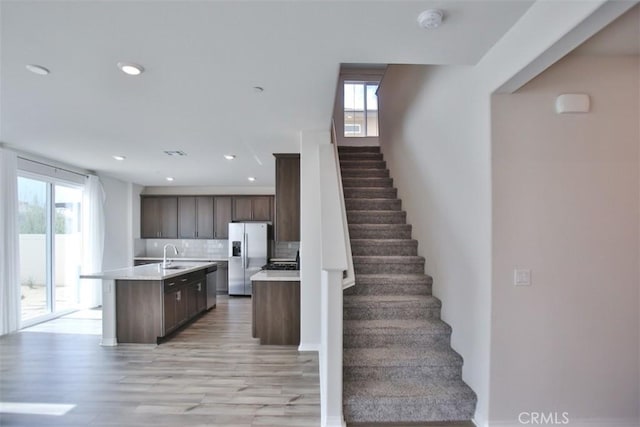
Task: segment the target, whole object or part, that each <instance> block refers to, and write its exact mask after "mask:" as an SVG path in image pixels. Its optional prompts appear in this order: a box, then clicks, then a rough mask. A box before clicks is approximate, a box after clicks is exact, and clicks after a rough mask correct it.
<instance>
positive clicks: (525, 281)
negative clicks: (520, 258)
mask: <svg viewBox="0 0 640 427" xmlns="http://www.w3.org/2000/svg"><path fill="white" fill-rule="evenodd" d="M513 284H514V285H516V286H531V270H524V269H518V268H517V269H515V270H513Z"/></svg>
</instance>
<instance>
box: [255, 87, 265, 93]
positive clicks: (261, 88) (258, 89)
mask: <svg viewBox="0 0 640 427" xmlns="http://www.w3.org/2000/svg"><path fill="white" fill-rule="evenodd" d="M253 91H254V92H255V93H262V92H264V88H263V87H262V86H254V87H253Z"/></svg>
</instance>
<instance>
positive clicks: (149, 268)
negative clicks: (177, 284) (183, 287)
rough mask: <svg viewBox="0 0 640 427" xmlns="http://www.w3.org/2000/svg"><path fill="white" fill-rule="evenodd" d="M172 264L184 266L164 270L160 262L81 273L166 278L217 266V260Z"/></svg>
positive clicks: (84, 276) (103, 276)
mask: <svg viewBox="0 0 640 427" xmlns="http://www.w3.org/2000/svg"><path fill="white" fill-rule="evenodd" d="M171 265H172V266H180V267H184V268H181V269H177V270H163V269H162V268H160V264H146V265H139V266H136V267H126V268H119V269H116V270H108V271H102V272H100V273H92V274H82V275H80V278H81V279H102V280H165V279H170V278H172V277H177V276H182V275H184V274H187V273H192V272H194V271H198V270H203V269H206V268H209V267H213V266H216V267H217V264H216V263H215V262H197V264H193V263H188V262H178V261H175V262H173V263H172V264H171Z"/></svg>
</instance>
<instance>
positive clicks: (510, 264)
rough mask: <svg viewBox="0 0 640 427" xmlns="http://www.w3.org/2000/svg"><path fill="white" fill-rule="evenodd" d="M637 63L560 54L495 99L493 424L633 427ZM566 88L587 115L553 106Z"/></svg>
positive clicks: (639, 138)
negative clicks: (529, 418) (525, 414)
mask: <svg viewBox="0 0 640 427" xmlns="http://www.w3.org/2000/svg"><path fill="white" fill-rule="evenodd" d="M638 64H639V62H638V57H588V56H587V57H585V56H570V57H568V58H566V59H563V60H562V61H560V62H559V63H557V64H555V65H553V66H552V67H551V68H549V69H548V70H547V71H545V72H544V73H543V74H542V75H540V76H538V77H537V78H536V79H535V80H533V81H532V82H530V83H528V84H527V85H526V86H524V87H523V88H522V89H521V90H519V91H518V92H517V93H515V94H513V95H496V96H494V98H493V112H492V123H493V149H492V154H493V293H492V298H493V303H492V307H493V311H492V332H491V336H492V346H491V360H492V362H491V366H492V371H491V379H492V381H491V408H490V413H491V418H492V419H493V420H500V421H503V422H510V423H512V424H514V425H516V424H517V421H518V414H519V413H520V412H521V411H534V410H536V411H545V412H554V411H557V412H560V413H561V412H567V413H568V417H569V419H570V420H571V421H573V422H577V421H578V420H594V419H595V420H600V423H601V424H600V425H603V426H604V425H612V424H613V421H612V420H616V419H618V420H626V421H627V422H628V425H637V423H638V416H639V413H638V402H639V400H640V394H639V390H638V378H639V371H638V363H639V359H638V346H639V342H638V334H639V332H640V331H639V329H640V327H639V318H638V308H639V307H638V298H639V293H638V286H639V274H638V259H639V256H640V251H639V249H638V245H639V241H638V235H639V224H638V221H639V218H640V211H639V194H640V185H639V174H638V153H639V150H638V147H639V144H640V130H639V127H638V126H639V124H638V123H639V122H640V105H639V103H640V100H639V97H638V91H639V88H638V86H639V84H640V83H639V82H640V72H639V68H638V66H639V65H638ZM575 92H578V93H587V94H589V95H590V96H591V101H592V106H593V109H592V111H591V112H590V113H589V114H564V115H558V114H556V113H555V112H554V102H555V98H556V96H557V95H558V94H561V93H575ZM515 268H524V269H531V271H532V278H533V284H532V286H531V287H515V286H514V285H513V269H515ZM606 420H608V421H606Z"/></svg>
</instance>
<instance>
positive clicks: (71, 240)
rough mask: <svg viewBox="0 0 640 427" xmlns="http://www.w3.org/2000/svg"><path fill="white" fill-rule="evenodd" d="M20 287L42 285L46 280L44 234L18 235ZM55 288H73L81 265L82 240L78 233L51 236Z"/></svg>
mask: <svg viewBox="0 0 640 427" xmlns="http://www.w3.org/2000/svg"><path fill="white" fill-rule="evenodd" d="M19 240H20V252H21V253H24V254H29V256H23V257H20V284H22V285H25V284H33V285H37V286H44V285H45V283H46V281H47V278H46V273H47V271H46V265H47V258H46V256H47V255H46V247H47V244H46V236H45V235H44V234H20V235H19ZM54 244H55V248H56V257H55V266H54V271H55V283H56V286H73V287H74V288H75V286H77V282H78V274H79V269H80V262H81V258H82V255H81V252H80V250H81V247H82V239H81V236H80V234H56V236H55V243H54Z"/></svg>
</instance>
